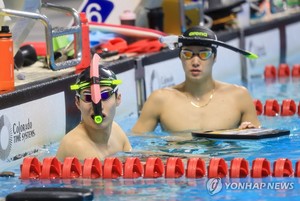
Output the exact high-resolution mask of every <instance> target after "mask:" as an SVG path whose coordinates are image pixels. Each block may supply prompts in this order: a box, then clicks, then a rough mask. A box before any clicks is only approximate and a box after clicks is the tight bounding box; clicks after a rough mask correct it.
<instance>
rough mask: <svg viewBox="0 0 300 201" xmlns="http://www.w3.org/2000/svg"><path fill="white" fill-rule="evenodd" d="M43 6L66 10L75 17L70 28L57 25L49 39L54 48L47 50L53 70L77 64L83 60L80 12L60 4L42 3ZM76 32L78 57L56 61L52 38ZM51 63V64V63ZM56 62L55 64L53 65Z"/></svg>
mask: <svg viewBox="0 0 300 201" xmlns="http://www.w3.org/2000/svg"><path fill="white" fill-rule="evenodd" d="M42 7H43V8H48V9H52V10H56V11H59V12H66V13H69V14H71V15H72V16H73V19H74V25H73V26H71V27H69V28H63V27H55V28H53V29H52V31H51V34H50V36H49V37H48V39H47V43H49V44H50V43H51V44H52V48H51V49H49V50H47V52H48V51H49V52H50V55H49V59H50V62H49V66H50V68H52V70H59V69H63V68H67V67H71V66H76V65H78V64H79V63H80V62H81V59H82V40H81V38H82V29H81V21H80V16H79V14H78V12H77V11H76V10H75V9H74V8H69V7H65V6H58V5H55V4H52V3H43V4H42ZM70 34H74V42H75V43H74V47H75V53H76V57H74V59H70V60H67V61H63V62H59V63H55V60H54V53H53V42H52V39H53V37H58V36H63V35H70ZM50 64H51V65H50ZM53 64H54V65H53Z"/></svg>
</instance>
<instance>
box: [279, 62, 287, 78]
mask: <svg viewBox="0 0 300 201" xmlns="http://www.w3.org/2000/svg"><path fill="white" fill-rule="evenodd" d="M289 76H290V67H289V65H288V64H285V63H283V64H280V65H279V67H278V77H289Z"/></svg>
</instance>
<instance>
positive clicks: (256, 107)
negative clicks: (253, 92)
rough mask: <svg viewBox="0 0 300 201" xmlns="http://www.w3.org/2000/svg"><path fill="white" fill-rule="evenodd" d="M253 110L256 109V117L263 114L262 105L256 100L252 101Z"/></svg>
mask: <svg viewBox="0 0 300 201" xmlns="http://www.w3.org/2000/svg"><path fill="white" fill-rule="evenodd" d="M253 103H254V106H255V109H256V114H257V115H261V114H262V113H263V105H262V102H261V101H260V100H258V99H254V100H253Z"/></svg>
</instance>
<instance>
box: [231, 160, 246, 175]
mask: <svg viewBox="0 0 300 201" xmlns="http://www.w3.org/2000/svg"><path fill="white" fill-rule="evenodd" d="M248 174H249V164H248V161H246V160H245V159H244V158H234V159H232V160H231V165H230V170H229V176H230V177H231V178H245V177H247V176H248Z"/></svg>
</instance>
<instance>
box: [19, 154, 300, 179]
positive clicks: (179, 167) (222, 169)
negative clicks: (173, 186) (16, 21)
mask: <svg viewBox="0 0 300 201" xmlns="http://www.w3.org/2000/svg"><path fill="white" fill-rule="evenodd" d="M185 166H186V167H185ZM20 168H21V174H20V179H22V180H27V179H76V178H87V179H101V178H102V179H118V178H121V177H122V178H124V179H135V178H144V179H147V178H161V177H164V178H180V177H183V176H185V177H186V178H203V177H207V178H226V177H229V178H246V177H252V178H263V177H272V176H273V177H300V160H299V161H297V162H296V164H295V171H294V169H293V165H292V162H291V161H290V160H289V159H287V158H279V159H277V160H276V161H274V163H273V169H272V168H271V163H270V161H269V160H267V159H266V158H256V159H254V160H253V161H252V167H251V169H250V167H249V162H248V161H247V160H246V159H244V158H234V159H232V160H231V162H230V166H229V167H228V165H227V162H226V161H225V160H224V159H223V158H211V159H210V161H209V164H208V166H207V167H206V163H205V161H204V160H203V159H201V158H197V157H195V158H189V159H187V162H186V164H184V162H183V160H182V159H181V158H179V157H169V158H167V159H166V161H165V162H163V161H162V159H161V158H159V157H149V158H147V159H146V161H145V162H141V160H140V159H139V158H137V157H128V158H126V159H125V161H124V162H122V161H121V160H120V159H119V158H117V157H108V158H106V159H105V160H104V161H103V164H102V162H101V161H100V160H99V159H98V158H87V159H85V160H84V161H83V163H81V162H80V161H79V160H78V159H77V158H76V157H67V158H65V160H64V161H63V163H61V162H60V161H59V160H58V159H57V158H56V157H47V158H44V159H43V163H41V162H40V161H39V160H38V159H37V158H36V157H26V158H24V160H23V163H22V164H21V165H20ZM272 170H273V172H272Z"/></svg>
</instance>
